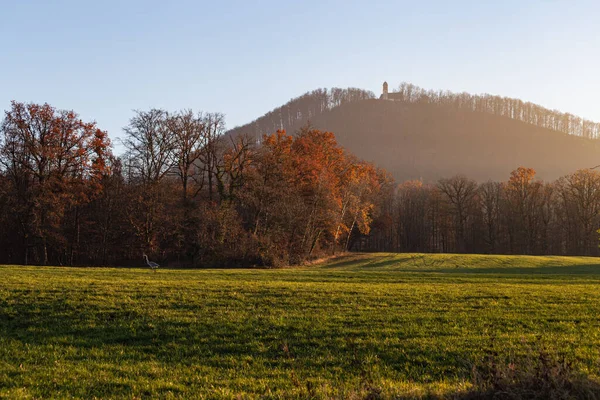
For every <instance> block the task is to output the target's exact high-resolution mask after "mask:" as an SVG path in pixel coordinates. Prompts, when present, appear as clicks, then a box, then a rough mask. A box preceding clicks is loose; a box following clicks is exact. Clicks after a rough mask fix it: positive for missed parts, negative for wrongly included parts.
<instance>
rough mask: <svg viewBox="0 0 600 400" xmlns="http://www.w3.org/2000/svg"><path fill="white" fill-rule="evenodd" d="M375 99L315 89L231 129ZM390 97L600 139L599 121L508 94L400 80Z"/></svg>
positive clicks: (284, 125)
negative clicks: (429, 86) (455, 89)
mask: <svg viewBox="0 0 600 400" xmlns="http://www.w3.org/2000/svg"><path fill="white" fill-rule="evenodd" d="M374 98H375V95H374V94H373V92H370V91H365V90H362V89H356V88H349V89H340V88H333V89H329V90H328V89H317V90H313V91H311V92H307V93H305V94H303V95H302V96H299V97H296V98H293V99H291V100H290V101H289V102H288V103H286V104H285V105H283V106H281V107H279V108H276V109H274V110H272V111H270V112H268V113H267V114H265V115H264V116H262V117H260V118H258V119H256V120H255V121H253V122H251V123H249V124H246V125H243V126H241V127H236V128H234V129H232V130H231V132H233V133H241V132H243V133H250V134H254V135H260V134H262V133H264V132H270V131H273V132H274V131H276V130H278V129H285V130H290V129H292V128H293V127H295V126H298V125H302V124H306V123H307V122H310V121H311V120H312V119H314V118H315V117H316V116H318V115H320V114H322V113H324V112H326V111H329V110H331V109H334V108H336V107H339V106H341V105H343V104H347V103H354V102H358V101H362V100H367V99H374ZM389 99H391V100H394V101H395V102H398V103H401V104H420V105H426V104H429V105H436V106H442V107H451V108H454V109H457V110H469V111H475V112H481V113H486V114H490V115H496V116H501V117H506V118H510V119H513V120H517V121H521V122H525V123H528V124H531V125H533V126H536V127H539V128H546V129H550V130H553V131H557V132H562V133H566V134H569V135H573V136H578V137H583V138H588V139H598V138H600V123H597V122H593V121H590V120H587V119H585V118H581V117H578V116H576V115H572V114H570V113H563V112H560V111H557V110H550V109H548V108H545V107H542V106H540V105H537V104H534V103H531V102H524V101H522V100H519V99H514V98H510V97H502V96H495V95H490V94H482V95H473V94H469V93H454V92H451V91H449V90H437V91H436V90H425V89H423V88H421V87H419V86H416V85H413V84H411V83H406V82H403V83H401V84H400V85H399V86H398V88H397V89H396V90H395V91H394V92H391V93H390V94H389Z"/></svg>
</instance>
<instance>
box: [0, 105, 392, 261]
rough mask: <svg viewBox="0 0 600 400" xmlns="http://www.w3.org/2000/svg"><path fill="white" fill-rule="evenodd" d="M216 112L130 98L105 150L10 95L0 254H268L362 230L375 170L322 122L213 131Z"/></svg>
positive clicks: (317, 247)
mask: <svg viewBox="0 0 600 400" xmlns="http://www.w3.org/2000/svg"><path fill="white" fill-rule="evenodd" d="M224 129H225V125H224V119H223V115H221V114H218V113H194V112H192V111H190V110H184V111H179V112H175V113H170V112H166V111H164V110H156V109H153V110H149V111H137V112H135V115H134V116H133V117H132V118H131V120H130V122H129V125H128V126H127V127H126V128H125V136H126V137H125V140H124V143H125V146H126V148H127V152H126V154H124V155H123V156H122V157H115V156H114V155H113V154H112V153H111V151H110V143H109V140H108V137H107V134H106V132H104V131H102V130H100V129H98V128H97V127H96V125H95V124H94V123H85V122H82V121H81V120H80V119H79V117H78V116H77V115H76V114H75V113H74V112H72V111H61V110H56V109H54V108H53V107H51V106H49V105H41V106H40V105H35V104H22V103H16V102H13V103H12V107H11V109H10V110H9V111H7V112H6V115H5V118H4V121H3V122H2V125H1V130H0V183H1V185H0V224H1V226H2V229H1V231H0V232H1V233H0V263H18V264H43V265H141V264H142V262H143V261H142V260H143V259H142V254H144V253H145V254H148V255H149V256H150V258H151V259H154V260H155V261H158V262H160V263H162V264H163V265H168V266H228V265H231V266H240V265H241V266H251V265H258V266H277V265H284V264H293V263H298V262H301V261H303V260H305V259H307V258H309V257H315V256H317V255H319V254H323V253H327V254H331V253H332V252H335V251H341V250H345V249H348V248H350V247H352V245H353V243H354V240H355V239H356V238H357V237H359V236H360V235H361V234H368V233H369V231H370V226H371V223H372V218H373V217H374V216H375V211H376V210H375V203H376V201H377V198H378V196H379V193H380V190H381V187H382V185H384V184H386V182H387V181H388V179H387V177H386V175H385V173H384V172H383V171H379V170H377V169H376V168H374V167H373V166H372V165H370V164H368V163H365V162H362V161H360V160H358V159H356V158H355V157H353V156H352V155H350V154H348V153H346V152H345V151H344V150H343V149H342V148H341V147H340V146H339V145H338V144H337V142H336V140H335V137H334V135H333V134H332V133H328V132H321V131H318V130H314V129H309V128H306V129H303V130H302V131H301V132H298V134H297V135H295V136H293V137H292V136H291V135H288V134H286V133H285V132H284V131H278V132H277V133H275V134H272V135H266V136H264V137H263V140H262V144H261V145H260V146H258V145H257V144H256V141H255V140H254V138H252V139H250V138H248V137H246V136H243V135H238V136H235V137H233V136H228V135H224V134H223V133H224Z"/></svg>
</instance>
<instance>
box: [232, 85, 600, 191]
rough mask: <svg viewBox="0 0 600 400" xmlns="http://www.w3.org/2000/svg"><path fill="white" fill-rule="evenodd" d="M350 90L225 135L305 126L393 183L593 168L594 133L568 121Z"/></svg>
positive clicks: (598, 146)
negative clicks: (331, 137)
mask: <svg viewBox="0 0 600 400" xmlns="http://www.w3.org/2000/svg"><path fill="white" fill-rule="evenodd" d="M354 90H356V91H357V92H356V93H364V94H365V95H364V96H362V97H361V96H357V95H355V96H354V97H348V98H346V99H345V101H339V102H337V103H333V104H331V103H326V100H327V95H329V96H330V95H331V93H332V91H326V90H321V91H314V92H311V93H307V94H306V95H304V96H301V97H299V98H297V99H294V100H292V101H290V102H289V103H288V104H286V105H284V106H282V107H280V108H278V109H276V110H273V111H272V112H270V113H268V114H266V115H265V116H263V117H261V118H259V119H257V120H256V121H254V122H253V123H250V124H248V125H245V126H243V127H239V128H236V129H234V130H232V131H231V132H232V133H247V134H250V135H260V134H262V133H272V132H273V131H275V130H277V129H281V128H283V129H286V130H288V131H291V132H294V131H295V130H297V129H299V128H300V127H301V126H302V125H304V124H306V123H307V122H309V121H310V123H311V125H312V126H314V127H315V128H318V129H321V130H328V131H332V132H334V133H335V134H336V137H337V138H338V141H339V142H340V143H341V144H342V145H343V146H344V147H346V148H347V149H348V150H350V151H351V152H353V153H354V154H356V155H357V156H358V157H360V158H363V159H366V160H369V161H372V162H374V163H375V164H376V165H378V166H380V167H383V168H385V169H387V170H388V171H390V172H391V173H392V174H393V175H394V177H395V178H396V179H397V180H399V181H404V180H408V179H423V180H425V181H434V180H437V179H438V178H440V177H448V176H451V175H455V174H465V175H467V176H469V177H472V178H474V179H477V180H479V181H485V180H488V179H492V180H503V179H506V177H507V176H508V175H509V173H510V171H512V170H514V169H515V168H517V167H518V166H521V165H523V166H527V167H531V168H534V169H535V170H536V171H537V172H538V174H537V176H538V177H539V178H542V179H545V180H553V179H556V178H558V177H560V176H562V175H566V174H568V173H572V172H574V171H575V170H577V169H581V168H590V167H593V166H595V165H598V164H600V141H599V140H597V138H598V137H600V125H599V124H597V123H594V122H591V121H587V120H582V119H580V118H578V117H576V116H573V115H570V114H565V113H560V112H558V111H553V110H548V109H545V108H543V107H540V106H537V105H535V104H532V103H525V102H522V101H520V100H515V99H509V98H502V97H497V96H473V95H468V94H465V93H462V94H454V93H449V92H431V91H429V92H426V91H424V90H422V89H420V88H418V87H416V86H413V85H407V84H403V85H401V86H400V88H399V90H398V91H397V92H394V93H390V97H391V98H393V99H394V100H395V101H384V100H379V99H375V98H374V96H372V94H371V95H369V92H364V91H362V92H361V91H359V90H357V89H354ZM299 99H301V100H302V101H301V102H300V101H298V100H299ZM323 104H326V106H324V105H323ZM299 105H302V107H299ZM317 105H318V106H317ZM309 110H310V111H309Z"/></svg>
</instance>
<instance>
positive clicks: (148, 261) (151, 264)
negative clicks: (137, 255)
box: [144, 254, 160, 271]
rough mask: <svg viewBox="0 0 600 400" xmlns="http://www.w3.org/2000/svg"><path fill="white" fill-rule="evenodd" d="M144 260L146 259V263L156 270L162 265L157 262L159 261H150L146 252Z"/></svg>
mask: <svg viewBox="0 0 600 400" xmlns="http://www.w3.org/2000/svg"><path fill="white" fill-rule="evenodd" d="M144 260H146V264H148V266H149V267H150V268H152V269H153V270H155V271H156V269H157V268H158V267H160V265H158V264H157V263H155V262H154V261H150V260H148V256H147V255H145V254H144Z"/></svg>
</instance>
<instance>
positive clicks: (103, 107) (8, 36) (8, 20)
mask: <svg viewBox="0 0 600 400" xmlns="http://www.w3.org/2000/svg"><path fill="white" fill-rule="evenodd" d="M0 21H1V23H0V38H2V46H0V109H8V108H9V106H10V101H11V100H13V99H14V100H17V101H23V102H40V103H42V102H48V103H50V104H52V105H54V106H55V107H58V108H66V109H73V110H75V111H76V112H78V113H79V114H80V115H81V116H82V117H83V118H84V119H86V120H95V121H97V122H98V125H99V127H100V128H102V129H106V130H108V131H109V134H110V136H111V137H112V138H113V139H114V138H115V137H117V136H119V135H120V134H121V128H122V127H123V126H125V125H126V124H127V122H128V119H129V118H130V117H131V116H132V110H133V109H148V108H150V107H161V108H165V109H168V110H177V109H181V108H192V109H194V110H204V111H220V112H223V113H225V114H226V118H227V125H228V127H230V128H231V127H234V126H236V125H240V124H243V123H246V122H249V121H250V120H252V119H254V118H256V117H258V116H260V115H262V114H264V113H265V112H266V111H269V110H271V109H273V108H274V107H277V106H279V105H281V104H283V103H285V102H286V101H288V100H289V99H290V98H292V97H296V96H298V95H300V94H302V93H304V92H306V91H308V90H312V89H316V88H318V87H333V86H338V87H348V86H353V87H360V88H364V89H369V90H373V91H374V92H376V93H379V92H380V88H381V83H382V82H383V80H387V81H388V82H389V83H390V86H391V88H395V87H397V86H398V85H399V84H400V82H402V81H407V82H411V83H414V84H416V85H419V86H422V87H424V88H426V89H450V90H453V91H467V92H471V93H492V94H499V95H503V96H510V97H518V98H521V99H523V100H528V101H533V102H536V103H539V104H542V105H544V106H546V107H549V108H555V109H559V110H561V111H567V112H571V113H573V114H577V115H580V116H583V117H586V118H589V119H593V120H596V121H600V2H598V1H597V0H503V1H493V0H489V1H488V0H472V1H458V0H456V1H446V0H440V1H416V0H415V1H400V0H396V1H394V0H390V1H377V0H371V1H352V0H320V1H313V0H302V1H292V0H281V1H266V0H263V1H261V0H256V1H247V0H243V1H227V0H223V1H191V0H189V1H187V0H186V1H178V0H171V1H150V0H143V1H142V0H135V1H134V0H129V1H128V0H121V1H113V0H107V1H83V0H80V1H71V0H68V1H67V0H63V1H61V0H19V1H15V0H0Z"/></svg>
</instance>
